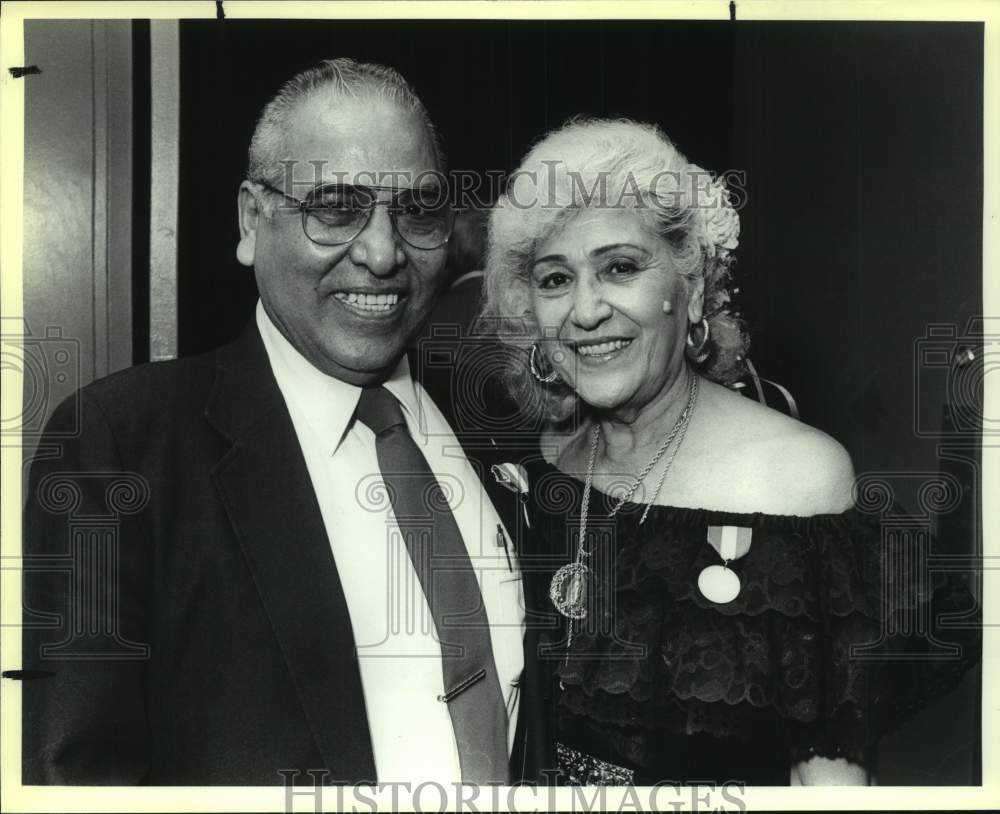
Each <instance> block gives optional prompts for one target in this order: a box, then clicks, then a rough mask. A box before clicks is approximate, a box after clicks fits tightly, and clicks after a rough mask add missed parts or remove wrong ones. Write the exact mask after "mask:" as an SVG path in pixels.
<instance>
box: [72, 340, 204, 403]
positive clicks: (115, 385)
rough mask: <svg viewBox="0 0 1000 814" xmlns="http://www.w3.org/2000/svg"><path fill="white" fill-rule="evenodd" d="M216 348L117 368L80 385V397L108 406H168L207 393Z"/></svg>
mask: <svg viewBox="0 0 1000 814" xmlns="http://www.w3.org/2000/svg"><path fill="white" fill-rule="evenodd" d="M216 353H217V351H215V350H213V351H209V352H208V353H204V354H201V355H198V356H189V357H185V358H183V359H170V360H167V361H159V362H146V363H144V364H139V365H135V366H133V367H129V368H125V369H124V370H119V371H118V372H116V373H112V374H110V375H108V376H104V377H102V378H100V379H97V380H95V381H93V382H91V383H90V384H87V385H85V386H84V387H82V388H80V391H79V395H80V397H81V400H83V401H92V402H96V403H97V404H99V405H101V406H102V407H105V408H107V409H109V410H115V411H117V410H119V409H125V410H133V411H134V410H135V409H136V408H137V407H139V406H142V405H145V406H148V407H149V408H150V409H154V410H157V409H170V408H176V406H177V405H179V404H181V403H184V402H187V401H191V400H192V399H196V398H197V397H198V396H201V397H202V404H204V399H205V398H207V397H208V393H209V391H210V389H211V387H212V383H213V381H214V379H215V366H216V363H215V357H216Z"/></svg>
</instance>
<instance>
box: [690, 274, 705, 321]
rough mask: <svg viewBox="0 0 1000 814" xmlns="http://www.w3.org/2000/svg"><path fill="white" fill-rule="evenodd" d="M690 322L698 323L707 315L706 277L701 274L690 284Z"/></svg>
mask: <svg viewBox="0 0 1000 814" xmlns="http://www.w3.org/2000/svg"><path fill="white" fill-rule="evenodd" d="M687 310H688V322H690V323H692V324H697V323H699V322H701V318H702V317H703V316H704V315H705V278H704V277H702V276H701V275H700V274H699V275H698V279H696V280H695V281H694V282H692V283H689V284H688V309H687Z"/></svg>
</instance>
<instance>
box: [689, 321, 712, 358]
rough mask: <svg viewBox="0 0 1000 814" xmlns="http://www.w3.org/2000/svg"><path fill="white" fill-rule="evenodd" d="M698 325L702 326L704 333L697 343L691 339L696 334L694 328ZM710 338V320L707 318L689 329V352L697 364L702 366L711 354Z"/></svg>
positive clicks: (693, 324)
mask: <svg viewBox="0 0 1000 814" xmlns="http://www.w3.org/2000/svg"><path fill="white" fill-rule="evenodd" d="M696 324H697V325H701V326H702V329H703V331H704V333H703V334H702V337H701V339H700V340H699V341H697V342H695V341H694V339H692V338H691V337H692V334H693V333H694V326H695V325H696ZM708 338H709V329H708V320H707V319H706V318H705V317H702V318H701V322H699V323H692V324H691V326H690V327H689V328H688V334H687V346H688V351H689V353H690V355H691V358H692V359H693V360H694V361H695V363H696V364H700V363H702V362H704V361H705V360H706V359H707V358H708V354H709V348H708Z"/></svg>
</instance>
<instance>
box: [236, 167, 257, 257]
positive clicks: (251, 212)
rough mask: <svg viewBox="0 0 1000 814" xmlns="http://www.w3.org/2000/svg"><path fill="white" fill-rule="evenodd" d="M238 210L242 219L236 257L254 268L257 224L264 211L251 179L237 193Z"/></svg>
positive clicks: (241, 185)
mask: <svg viewBox="0 0 1000 814" xmlns="http://www.w3.org/2000/svg"><path fill="white" fill-rule="evenodd" d="M236 210H237V213H238V215H239V219H240V242H239V243H238V244H237V246H236V259H237V260H239V261H240V263H241V264H243V265H244V266H247V267H249V268H253V261H254V256H255V254H256V249H257V226H258V224H259V222H260V219H261V218H262V217H264V213H263V212H262V211H261V206H260V201H259V200H258V198H257V196H256V195H254V191H253V185H252V184H251V183H250V182H249V181H244V182H243V183H242V184H240V190H239V192H238V193H236Z"/></svg>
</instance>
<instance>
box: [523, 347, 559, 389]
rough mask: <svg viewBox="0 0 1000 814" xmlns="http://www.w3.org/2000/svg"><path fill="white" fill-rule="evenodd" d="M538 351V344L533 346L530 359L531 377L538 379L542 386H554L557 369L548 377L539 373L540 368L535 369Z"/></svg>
mask: <svg viewBox="0 0 1000 814" xmlns="http://www.w3.org/2000/svg"><path fill="white" fill-rule="evenodd" d="M537 350H538V345H537V344H534V345H532V346H531V356H530V358H529V359H528V366H529V367H530V368H531V375H532V376H534V377H535V378H536V379H538V381H540V382H541V383H542V384H552V382H554V381H555V380H556V371H555V368H553V369H552V370H551V371H550V372H549V375H548V376H543V375H542V374H541V373H539V372H538V368H537V367H535V351H537Z"/></svg>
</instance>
